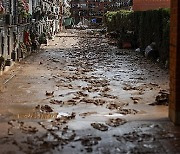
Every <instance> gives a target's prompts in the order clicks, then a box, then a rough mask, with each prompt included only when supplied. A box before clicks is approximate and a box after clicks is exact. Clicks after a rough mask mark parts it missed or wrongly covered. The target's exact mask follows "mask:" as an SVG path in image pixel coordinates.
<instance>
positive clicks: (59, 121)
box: [52, 112, 76, 124]
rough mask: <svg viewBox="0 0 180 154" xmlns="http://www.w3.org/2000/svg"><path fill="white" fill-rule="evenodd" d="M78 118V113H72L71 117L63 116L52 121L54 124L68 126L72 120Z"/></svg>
mask: <svg viewBox="0 0 180 154" xmlns="http://www.w3.org/2000/svg"><path fill="white" fill-rule="evenodd" d="M75 117H76V113H75V112H72V113H71V114H70V115H67V116H64V115H61V116H60V117H57V118H56V119H55V120H54V121H52V122H53V123H54V124H66V123H68V122H69V121H70V120H72V119H74V118H75Z"/></svg>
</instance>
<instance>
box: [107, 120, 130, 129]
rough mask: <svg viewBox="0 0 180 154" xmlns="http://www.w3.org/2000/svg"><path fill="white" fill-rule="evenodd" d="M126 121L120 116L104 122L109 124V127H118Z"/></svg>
mask: <svg viewBox="0 0 180 154" xmlns="http://www.w3.org/2000/svg"><path fill="white" fill-rule="evenodd" d="M126 122H127V121H126V120H125V119H121V118H115V119H109V120H108V121H107V122H106V124H107V125H109V126H111V127H118V126H120V125H123V124H125V123H126Z"/></svg>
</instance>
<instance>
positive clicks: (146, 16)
mask: <svg viewBox="0 0 180 154" xmlns="http://www.w3.org/2000/svg"><path fill="white" fill-rule="evenodd" d="M169 23H170V9H159V10H150V11H141V12H140V11H137V12H133V11H126V10H123V11H117V12H107V13H106V14H105V24H106V26H107V28H108V31H118V32H119V33H120V38H119V39H120V40H121V41H127V40H128V41H130V42H131V43H132V44H133V45H134V47H136V45H137V46H139V47H140V48H141V49H142V50H144V49H145V47H146V46H147V45H149V44H151V43H152V42H155V43H156V45H157V49H158V51H159V55H160V59H161V60H162V61H165V60H167V59H168V53H169V25H170V24H169ZM129 31H132V32H133V33H131V34H129V33H128V32H129Z"/></svg>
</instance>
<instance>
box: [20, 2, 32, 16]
mask: <svg viewBox="0 0 180 154" xmlns="http://www.w3.org/2000/svg"><path fill="white" fill-rule="evenodd" d="M18 10H19V13H20V14H21V15H22V16H23V17H24V18H28V17H29V15H30V14H29V4H28V3H26V2H25V0H18Z"/></svg>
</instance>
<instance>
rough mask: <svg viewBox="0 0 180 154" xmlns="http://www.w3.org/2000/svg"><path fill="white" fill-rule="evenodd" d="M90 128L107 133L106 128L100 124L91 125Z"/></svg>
mask: <svg viewBox="0 0 180 154" xmlns="http://www.w3.org/2000/svg"><path fill="white" fill-rule="evenodd" d="M91 126H92V127H93V128H94V129H97V130H100V131H107V130H108V126H106V125H105V124H102V123H91Z"/></svg>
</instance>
